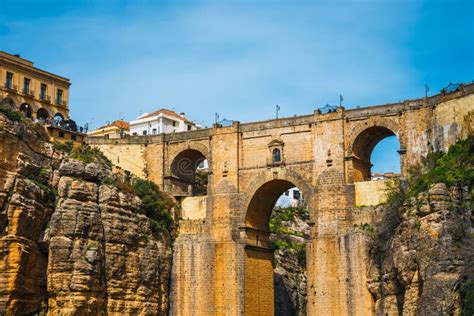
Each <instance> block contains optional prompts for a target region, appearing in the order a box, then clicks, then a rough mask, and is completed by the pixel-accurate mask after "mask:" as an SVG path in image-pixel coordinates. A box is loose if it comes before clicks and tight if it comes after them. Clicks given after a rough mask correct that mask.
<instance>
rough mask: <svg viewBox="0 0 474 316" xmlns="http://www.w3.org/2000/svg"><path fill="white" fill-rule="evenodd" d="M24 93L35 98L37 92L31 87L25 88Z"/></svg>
mask: <svg viewBox="0 0 474 316" xmlns="http://www.w3.org/2000/svg"><path fill="white" fill-rule="evenodd" d="M23 94H24V95H26V96H27V97H30V98H34V97H35V92H34V91H33V90H30V89H23Z"/></svg>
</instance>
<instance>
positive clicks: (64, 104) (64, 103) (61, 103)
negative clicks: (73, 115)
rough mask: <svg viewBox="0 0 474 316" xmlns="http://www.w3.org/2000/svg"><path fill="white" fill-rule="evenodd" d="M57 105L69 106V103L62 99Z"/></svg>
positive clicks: (58, 100) (57, 101) (57, 100)
mask: <svg viewBox="0 0 474 316" xmlns="http://www.w3.org/2000/svg"><path fill="white" fill-rule="evenodd" d="M56 104H57V105H62V106H67V102H66V101H65V100H62V99H56Z"/></svg>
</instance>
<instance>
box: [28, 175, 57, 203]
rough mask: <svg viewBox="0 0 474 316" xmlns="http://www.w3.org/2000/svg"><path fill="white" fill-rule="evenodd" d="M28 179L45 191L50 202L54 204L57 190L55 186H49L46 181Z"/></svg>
mask: <svg viewBox="0 0 474 316" xmlns="http://www.w3.org/2000/svg"><path fill="white" fill-rule="evenodd" d="M29 180H30V181H31V182H33V183H34V184H36V185H37V186H38V187H39V188H40V189H41V190H42V191H44V192H46V194H48V196H49V199H50V201H51V203H53V204H54V203H55V202H56V197H57V196H58V191H57V190H56V189H55V188H53V187H52V186H50V185H49V184H48V183H47V182H44V181H42V180H39V179H29Z"/></svg>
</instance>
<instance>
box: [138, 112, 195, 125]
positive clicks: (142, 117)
mask: <svg viewBox="0 0 474 316" xmlns="http://www.w3.org/2000/svg"><path fill="white" fill-rule="evenodd" d="M160 114H164V115H167V116H171V117H174V118H176V119H178V120H184V121H185V122H186V123H189V124H194V123H193V122H191V121H190V120H188V119H187V118H186V117H185V116H184V113H182V114H181V115H180V114H178V113H176V112H175V111H173V110H168V109H159V110H157V111H154V112H151V113H145V114H143V115H141V116H139V117H138V118H137V119H144V118H149V117H154V116H158V115H160Z"/></svg>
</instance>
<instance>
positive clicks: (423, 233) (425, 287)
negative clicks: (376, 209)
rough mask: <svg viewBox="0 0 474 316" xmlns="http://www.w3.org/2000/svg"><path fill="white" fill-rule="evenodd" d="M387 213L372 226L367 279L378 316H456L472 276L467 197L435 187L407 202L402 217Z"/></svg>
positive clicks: (463, 191)
mask: <svg viewBox="0 0 474 316" xmlns="http://www.w3.org/2000/svg"><path fill="white" fill-rule="evenodd" d="M387 212H388V213H387V214H385V215H386V216H382V217H381V218H380V219H379V221H378V223H376V227H378V228H382V229H380V233H379V234H378V235H377V238H376V240H375V244H374V248H373V251H372V254H371V264H370V270H369V276H368V279H369V283H368V288H369V291H370V292H371V294H372V296H373V297H374V300H375V302H376V303H375V311H376V314H377V315H433V314H437V315H460V314H461V308H462V303H461V300H462V299H461V292H462V291H461V289H462V287H463V285H464V284H465V283H466V280H468V279H471V280H472V277H473V275H472V272H473V271H472V263H473V262H474V251H473V250H474V247H473V246H474V243H473V240H472V235H471V234H472V233H471V218H470V217H471V197H470V192H468V190H467V189H466V188H459V187H452V188H448V187H447V186H446V185H445V184H442V183H439V184H435V185H434V186H432V187H431V188H430V190H429V191H428V192H424V193H421V194H419V195H418V196H417V197H416V198H411V199H410V200H408V201H406V202H405V203H404V204H403V207H402V208H401V212H399V213H398V215H400V216H397V215H395V216H394V215H393V212H397V210H396V209H393V210H391V211H390V210H387ZM390 212H392V214H389V213H390ZM390 231H391V233H390ZM383 234H385V236H383Z"/></svg>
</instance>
